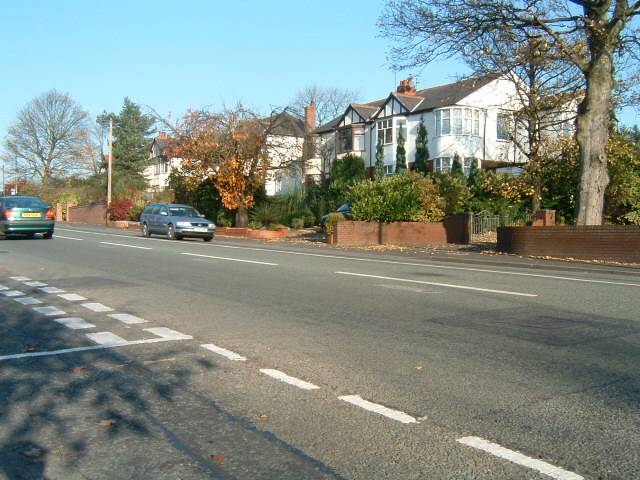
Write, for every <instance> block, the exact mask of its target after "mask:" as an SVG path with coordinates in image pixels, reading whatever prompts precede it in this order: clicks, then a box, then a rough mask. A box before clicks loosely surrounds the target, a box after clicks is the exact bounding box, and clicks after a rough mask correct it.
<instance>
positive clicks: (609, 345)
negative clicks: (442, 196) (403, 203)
mask: <svg viewBox="0 0 640 480" xmlns="http://www.w3.org/2000/svg"><path fill="white" fill-rule="evenodd" d="M22 277H26V278H22ZM33 282H36V283H33ZM38 282H39V283H38ZM69 295H71V296H69ZM42 307H54V308H49V309H47V308H44V309H43V308H42ZM639 312H640V271H639V270H634V269H629V268H622V267H620V268H616V267H597V266H582V265H577V264H566V263H563V264H559V263H553V262H542V261H536V262H532V261H525V260H522V261H520V260H517V259H516V260H514V259H512V258H508V259H501V258H497V259H487V258H486V257H481V256H473V255H468V256H455V257H447V256H440V257H438V256H433V257H432V256H429V257H427V256H419V255H413V256H408V255H400V254H386V253H381V252H355V251H341V250H338V249H334V248H319V247H305V246H298V245H290V244H286V243H266V242H257V241H248V240H233V239H230V238H221V237H217V238H216V239H214V241H213V242H212V243H210V244H208V243H204V242H202V241H198V240H193V241H190V240H184V241H179V242H177V241H174V242H171V241H168V240H165V239H162V238H160V237H153V238H151V239H146V238H142V237H140V236H139V235H137V234H136V233H135V232H124V233H123V232H118V231H115V230H107V229H101V228H95V227H93V228H89V227H80V226H65V225H59V226H58V227H57V230H56V238H54V240H40V239H36V240H6V241H2V242H0V478H8V479H18V478H27V479H32V478H50V479H76V478H78V479H85V478H91V479H101V478H109V479H111V478H114V479H131V478H136V479H146V478H149V479H163V478H166V479H177V478H180V479H205V478H221V479H258V478H260V479H262V478H264V479H272V478H273V479H289V478H290V479H307V478H309V479H315V478H322V479H324V478H338V479H544V478H547V479H548V478H555V479H560V480H575V479H579V478H585V479H602V480H605V479H606V480H614V479H638V478H640V318H639Z"/></svg>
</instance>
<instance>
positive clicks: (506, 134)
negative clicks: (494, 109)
mask: <svg viewBox="0 0 640 480" xmlns="http://www.w3.org/2000/svg"><path fill="white" fill-rule="evenodd" d="M497 124H498V131H497V138H498V140H511V133H510V131H511V116H510V115H509V114H508V113H498V122H497Z"/></svg>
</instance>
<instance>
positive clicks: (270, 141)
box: [144, 105, 319, 196]
mask: <svg viewBox="0 0 640 480" xmlns="http://www.w3.org/2000/svg"><path fill="white" fill-rule="evenodd" d="M307 110H308V115H313V118H310V119H309V121H306V120H305V119H302V118H299V117H297V116H295V115H292V114H290V113H288V112H287V111H286V110H285V111H283V112H280V113H277V114H274V115H272V116H270V117H266V118H264V119H262V123H263V124H264V128H265V129H266V133H267V138H266V141H267V150H268V152H269V154H268V156H269V168H268V171H267V178H266V179H265V185H264V186H265V190H266V192H267V195H269V196H273V195H277V194H281V193H286V192H288V191H291V190H293V189H296V188H299V187H300V186H301V185H302V183H303V182H304V181H305V178H306V177H307V176H308V175H309V169H308V167H307V163H308V162H306V158H308V157H309V155H308V154H306V153H305V152H308V151H309V145H310V141H309V139H310V138H311V136H310V134H311V131H312V130H313V127H309V126H308V125H314V123H315V105H312V106H310V107H308V109H307ZM309 122H312V123H309ZM168 147H169V138H168V137H167V135H166V134H165V133H161V134H159V135H158V136H157V137H156V138H154V140H153V142H152V143H151V147H150V153H149V166H148V167H147V168H146V169H145V171H144V176H145V178H146V179H147V184H148V191H161V190H164V189H166V188H167V186H168V182H169V175H170V173H171V170H172V169H177V170H180V169H181V166H182V165H181V164H182V159H180V158H172V157H170V156H169V155H168ZM315 174H316V175H318V174H319V172H315Z"/></svg>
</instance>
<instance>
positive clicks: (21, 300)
mask: <svg viewBox="0 0 640 480" xmlns="http://www.w3.org/2000/svg"><path fill="white" fill-rule="evenodd" d="M14 300H15V301H16V302H18V303H21V304H22V305H37V304H39V303H42V302H41V301H40V300H38V299H37V298H33V297H16V298H14Z"/></svg>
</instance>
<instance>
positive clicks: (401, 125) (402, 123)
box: [396, 120, 407, 141]
mask: <svg viewBox="0 0 640 480" xmlns="http://www.w3.org/2000/svg"><path fill="white" fill-rule="evenodd" d="M396 127H398V135H400V133H402V136H403V137H404V139H405V141H406V140H407V121H406V120H398V121H397V122H396Z"/></svg>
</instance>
